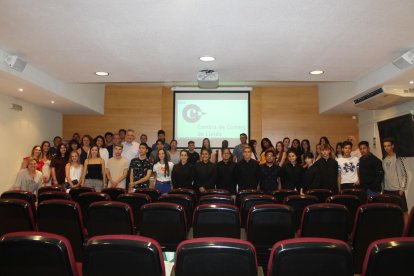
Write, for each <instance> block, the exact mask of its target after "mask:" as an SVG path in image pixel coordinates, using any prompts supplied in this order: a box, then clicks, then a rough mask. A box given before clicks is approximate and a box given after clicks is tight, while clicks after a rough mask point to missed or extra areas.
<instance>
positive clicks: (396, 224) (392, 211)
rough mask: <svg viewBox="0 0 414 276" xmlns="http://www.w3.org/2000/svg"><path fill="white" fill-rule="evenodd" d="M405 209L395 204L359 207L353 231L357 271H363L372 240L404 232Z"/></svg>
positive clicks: (373, 204) (396, 235)
mask: <svg viewBox="0 0 414 276" xmlns="http://www.w3.org/2000/svg"><path fill="white" fill-rule="evenodd" d="M403 228H404V219H403V211H402V210H401V208H400V207H399V206H397V205H395V204H388V203H370V204H364V205H361V206H360V207H359V208H358V212H357V215H356V217H355V222H354V230H353V233H352V244H353V247H354V268H355V273H361V269H362V263H363V261H364V256H365V252H366V251H367V248H368V246H369V245H370V243H371V242H373V241H375V240H379V239H385V238H390V237H400V236H401V235H402V233H403Z"/></svg>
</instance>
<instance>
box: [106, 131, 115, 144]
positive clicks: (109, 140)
mask: <svg viewBox="0 0 414 276" xmlns="http://www.w3.org/2000/svg"><path fill="white" fill-rule="evenodd" d="M112 135H113V133H112V132H109V131H108V132H106V133H105V135H104V137H105V146H106V147H107V148H108V147H109V146H111V145H113V144H112Z"/></svg>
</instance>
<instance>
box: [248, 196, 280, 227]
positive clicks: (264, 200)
mask: <svg viewBox="0 0 414 276" xmlns="http://www.w3.org/2000/svg"><path fill="white" fill-rule="evenodd" d="M272 203H277V202H276V199H275V198H274V197H273V196H271V195H248V196H245V197H243V199H242V200H241V204H240V205H241V207H240V211H241V223H242V227H243V226H244V225H246V220H247V215H248V214H249V210H250V208H252V207H253V206H256V205H259V204H272Z"/></svg>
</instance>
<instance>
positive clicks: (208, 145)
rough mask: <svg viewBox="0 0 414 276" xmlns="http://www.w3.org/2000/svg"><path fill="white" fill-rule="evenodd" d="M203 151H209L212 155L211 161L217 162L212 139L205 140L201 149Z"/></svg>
mask: <svg viewBox="0 0 414 276" xmlns="http://www.w3.org/2000/svg"><path fill="white" fill-rule="evenodd" d="M201 149H206V150H208V152H209V154H210V161H211V162H213V163H215V162H216V154H215V153H213V150H212V149H211V145H210V139H208V138H204V139H203V146H202V147H201ZM200 153H201V151H200ZM200 161H201V154H200Z"/></svg>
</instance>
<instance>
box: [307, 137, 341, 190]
mask: <svg viewBox="0 0 414 276" xmlns="http://www.w3.org/2000/svg"><path fill="white" fill-rule="evenodd" d="M321 155H322V158H320V159H319V160H318V161H316V162H315V164H314V165H313V166H315V168H316V179H317V181H316V183H319V187H318V188H321V189H329V190H331V191H332V192H333V193H334V194H337V193H338V162H337V161H336V160H335V159H333V158H332V154H331V146H330V145H328V144H323V145H321Z"/></svg>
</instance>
